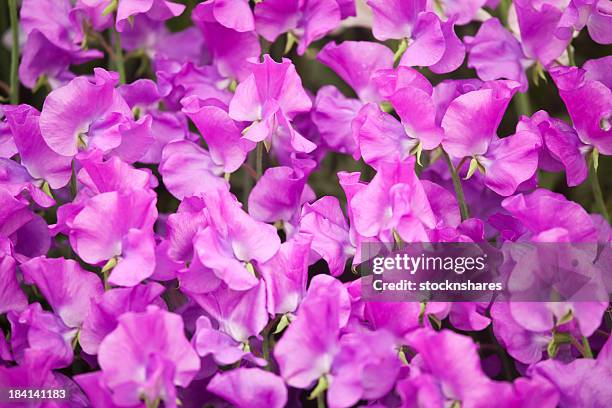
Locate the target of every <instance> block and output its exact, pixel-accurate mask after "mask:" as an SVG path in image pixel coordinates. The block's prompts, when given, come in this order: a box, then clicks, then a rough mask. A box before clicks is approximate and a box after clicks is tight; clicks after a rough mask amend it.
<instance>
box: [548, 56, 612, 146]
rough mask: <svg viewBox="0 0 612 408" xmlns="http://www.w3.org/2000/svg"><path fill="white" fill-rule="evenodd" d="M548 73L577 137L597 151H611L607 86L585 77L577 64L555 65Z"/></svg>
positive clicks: (611, 93) (611, 97)
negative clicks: (569, 65) (575, 65)
mask: <svg viewBox="0 0 612 408" xmlns="http://www.w3.org/2000/svg"><path fill="white" fill-rule="evenodd" d="M550 74H551V76H552V77H553V79H554V80H555V83H556V84H557V88H559V95H560V96H561V98H562V99H563V102H565V106H566V107H567V111H568V113H569V115H570V117H571V118H572V122H573V123H574V128H575V129H576V131H577V132H578V136H580V139H581V140H582V141H583V142H584V143H587V144H590V145H593V146H595V147H596V148H597V149H598V150H599V151H600V152H601V153H603V154H606V155H612V137H611V136H610V135H611V133H610V132H611V129H612V128H611V126H610V121H611V118H612V109H611V108H610V107H611V106H612V91H610V88H608V87H607V86H605V85H604V84H603V83H601V82H599V81H592V80H588V79H586V78H585V77H586V75H585V71H584V70H583V69H580V68H577V67H556V68H554V69H551V71H550Z"/></svg>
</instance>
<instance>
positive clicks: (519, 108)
mask: <svg viewBox="0 0 612 408" xmlns="http://www.w3.org/2000/svg"><path fill="white" fill-rule="evenodd" d="M514 109H515V110H516V116H517V117H519V118H520V117H521V115H527V116H530V115H531V112H532V110H531V102H530V101H529V94H528V93H527V92H525V93H522V92H517V93H516V95H514Z"/></svg>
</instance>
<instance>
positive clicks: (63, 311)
mask: <svg viewBox="0 0 612 408" xmlns="http://www.w3.org/2000/svg"><path fill="white" fill-rule="evenodd" d="M20 268H21V270H22V272H23V276H24V281H25V283H27V284H30V285H32V284H34V285H36V287H37V288H38V290H40V292H41V293H42V295H43V296H44V297H45V299H46V300H47V301H48V302H49V304H50V305H51V307H52V308H53V310H54V311H55V313H57V315H58V316H59V317H60V318H61V319H62V321H63V322H64V323H65V324H66V325H67V326H68V327H79V326H80V325H81V324H82V323H83V320H84V319H85V315H86V314H87V312H88V310H89V303H90V302H91V301H95V300H96V299H97V298H98V297H99V296H101V295H102V292H103V289H102V282H101V281H100V278H98V277H97V276H96V275H95V274H93V273H91V272H87V271H84V270H83V269H81V267H80V266H79V264H78V263H76V262H75V261H73V260H66V259H64V258H55V259H53V258H45V257H38V258H33V259H31V260H29V261H28V262H26V263H24V264H22V265H21V266H20ZM77 293H78V295H77Z"/></svg>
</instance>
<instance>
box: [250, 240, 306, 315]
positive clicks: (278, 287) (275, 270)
mask: <svg viewBox="0 0 612 408" xmlns="http://www.w3.org/2000/svg"><path fill="white" fill-rule="evenodd" d="M311 241H312V238H311V237H309V236H306V235H301V234H297V235H295V236H294V237H293V238H292V239H290V240H289V241H286V242H284V243H282V244H281V247H280V249H279V250H278V252H277V253H276V255H274V256H273V257H272V258H271V259H270V260H268V261H267V262H264V263H258V264H257V270H258V271H259V273H260V274H261V276H262V277H263V279H264V281H265V282H266V295H267V299H266V308H267V310H268V313H270V315H273V316H274V315H276V314H283V313H289V312H295V311H296V310H297V308H298V305H299V304H300V301H301V300H302V297H303V296H304V294H305V293H306V280H307V278H308V255H309V253H310V245H311Z"/></svg>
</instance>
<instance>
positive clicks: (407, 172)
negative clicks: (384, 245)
mask: <svg viewBox="0 0 612 408" xmlns="http://www.w3.org/2000/svg"><path fill="white" fill-rule="evenodd" d="M349 205H350V208H351V213H352V214H351V215H352V218H351V221H352V223H353V224H354V225H355V230H356V231H357V232H358V233H359V234H360V235H362V236H364V237H376V238H379V239H380V240H381V241H383V242H393V240H394V234H395V233H397V234H398V235H399V236H400V237H401V238H402V239H403V240H404V241H406V242H416V241H427V231H426V228H433V227H434V225H435V217H434V214H433V212H432V210H431V206H430V205H429V201H428V200H427V196H426V194H425V191H424V189H423V186H422V185H421V183H420V181H419V180H418V178H417V177H416V174H415V173H414V160H413V159H411V160H407V161H404V162H399V161H398V162H395V163H392V164H391V163H384V164H383V165H382V166H381V167H380V169H379V171H378V173H377V174H376V176H374V179H372V181H371V182H370V184H368V185H367V186H366V187H364V188H363V189H361V190H360V191H358V192H357V193H355V195H354V196H353V198H352V199H351V200H350V204H349Z"/></svg>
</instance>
